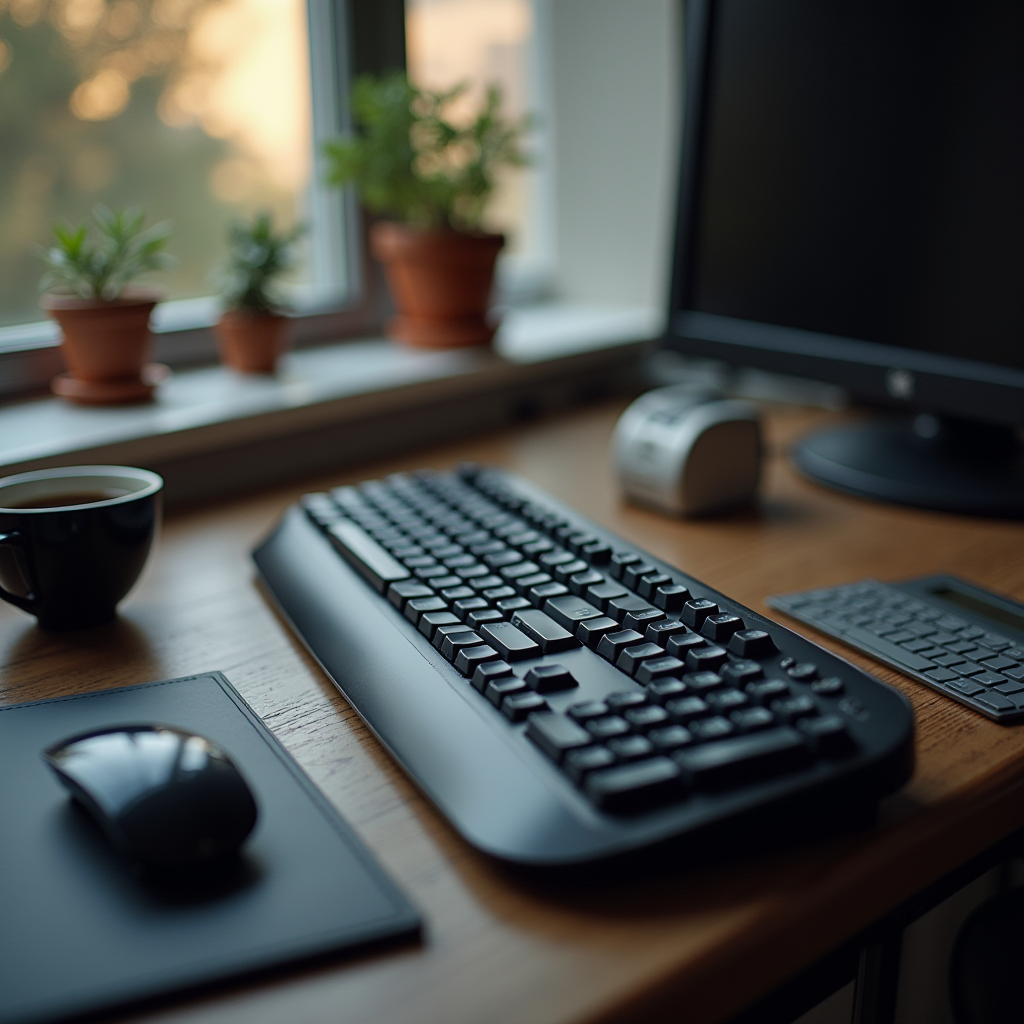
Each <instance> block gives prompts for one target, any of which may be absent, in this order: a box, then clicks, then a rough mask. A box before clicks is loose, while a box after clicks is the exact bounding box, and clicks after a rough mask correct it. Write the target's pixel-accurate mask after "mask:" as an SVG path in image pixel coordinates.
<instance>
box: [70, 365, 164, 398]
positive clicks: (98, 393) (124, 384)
mask: <svg viewBox="0 0 1024 1024" xmlns="http://www.w3.org/2000/svg"><path fill="white" fill-rule="evenodd" d="M170 375H171V369H170V367H169V366H165V365H164V364H163V363H149V364H148V365H147V366H144V367H143V368H142V373H141V374H140V375H139V377H138V378H136V379H132V378H131V377H126V378H123V379H121V380H79V379H78V378H77V377H73V376H72V375H71V373H70V372H68V373H61V374H58V375H57V376H56V377H54V378H53V380H52V381H50V390H51V391H52V392H53V393H54V394H55V395H60V396H61V398H67V399H69V400H70V401H72V402H78V403H80V404H82V405H123V404H126V403H128V402H148V401H149V400H150V399H151V398H152V397H153V392H154V391H155V390H156V388H157V385H159V384H162V383H163V382H164V381H165V380H167V378H168V377H170Z"/></svg>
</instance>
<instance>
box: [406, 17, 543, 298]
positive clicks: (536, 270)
mask: <svg viewBox="0 0 1024 1024" xmlns="http://www.w3.org/2000/svg"><path fill="white" fill-rule="evenodd" d="M405 9H406V49H407V55H408V56H407V59H408V66H409V76H410V77H411V78H412V79H413V81H415V82H416V83H417V84H419V85H421V86H424V87H426V88H430V89H437V90H442V89H448V88H451V87H452V86H453V85H455V84H457V83H459V82H463V81H468V82H470V83H471V84H472V89H471V90H470V91H469V92H468V93H467V94H466V96H465V98H464V99H463V100H462V101H460V103H461V108H454V107H453V111H452V113H453V117H455V116H460V115H461V116H463V117H466V118H468V117H469V115H470V114H471V113H472V112H473V110H474V109H475V108H476V106H477V105H478V104H479V103H480V101H481V99H482V96H483V92H484V90H485V89H486V88H487V86H489V85H491V84H496V85H498V86H499V87H500V88H501V91H502V95H503V99H504V111H505V113H506V114H507V115H508V116H510V117H513V118H518V117H522V116H523V115H524V114H526V113H528V112H532V113H533V114H534V115H535V118H536V121H537V129H536V130H535V131H533V132H532V133H531V135H530V138H529V146H528V148H529V149H530V151H531V152H532V154H533V165H532V166H531V167H530V168H527V169H519V168H514V169H505V170H504V171H503V172H502V174H501V176H500V179H499V182H498V187H497V189H496V191H495V195H494V198H493V199H492V201H491V204H490V206H489V209H488V214H487V217H486V225H487V227H489V228H490V229H491V230H496V231H504V232H505V233H506V234H507V235H508V245H507V249H506V256H505V258H504V261H505V264H506V268H505V269H506V271H511V276H512V277H513V278H518V280H513V281H512V282H511V283H512V285H513V287H514V286H515V285H516V284H520V285H522V284H524V282H525V279H526V278H529V279H530V280H529V284H530V285H535V284H536V280H537V278H538V277H542V276H543V275H544V273H545V272H546V269H547V258H548V255H549V251H550V246H549V243H548V240H547V238H546V236H545V231H544V226H543V225H544V218H543V210H542V206H543V203H544V182H545V176H544V170H545V168H544V153H543V147H542V145H541V141H542V139H543V136H544V129H545V125H544V123H543V119H542V118H541V117H540V116H539V114H540V109H541V106H542V94H543V91H544V90H543V72H542V65H541V62H540V60H539V59H538V58H539V51H540V48H541V46H542V44H543V39H542V38H541V35H542V31H541V30H542V25H539V24H538V21H539V19H538V16H537V14H538V11H537V5H536V4H535V3H534V2H533V0H406V4H405ZM509 276H510V275H509V274H508V273H506V278H508V277H509ZM507 283H508V282H507Z"/></svg>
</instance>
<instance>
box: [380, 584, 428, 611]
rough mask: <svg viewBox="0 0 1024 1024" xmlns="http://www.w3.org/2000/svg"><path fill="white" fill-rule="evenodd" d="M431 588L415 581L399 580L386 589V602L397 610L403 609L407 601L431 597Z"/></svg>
mask: <svg viewBox="0 0 1024 1024" xmlns="http://www.w3.org/2000/svg"><path fill="white" fill-rule="evenodd" d="M433 596H434V591H433V588H431V587H428V586H427V585H426V584H425V583H419V582H417V581H416V580H399V582H398V583H392V584H391V586H390V587H388V600H389V601H390V602H391V603H392V604H393V605H394V606H395V607H396V608H397V609H398V610H399V611H403V610H404V609H405V604H406V602H407V601H411V600H413V599H414V598H422V597H433Z"/></svg>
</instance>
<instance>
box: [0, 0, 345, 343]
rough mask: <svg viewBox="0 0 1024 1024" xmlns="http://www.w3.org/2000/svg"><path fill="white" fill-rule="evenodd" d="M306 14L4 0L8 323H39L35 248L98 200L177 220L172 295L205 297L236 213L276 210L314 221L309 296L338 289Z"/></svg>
mask: <svg viewBox="0 0 1024 1024" xmlns="http://www.w3.org/2000/svg"><path fill="white" fill-rule="evenodd" d="M307 24H308V21H307V4H306V0H0V326H4V325H11V324H19V323H26V322H31V321H36V320H39V319H41V316H40V313H39V305H38V282H39V278H40V275H41V269H42V264H41V263H40V262H39V260H38V259H36V257H35V255H34V251H35V247H36V246H37V245H43V244H47V243H48V242H49V240H50V238H51V230H52V225H53V224H54V223H55V222H58V221H67V222H71V223H79V222H81V221H83V220H84V219H86V217H87V216H88V215H89V213H90V211H91V209H92V207H93V206H94V205H95V204H96V203H97V202H102V203H105V204H106V205H108V206H110V207H112V208H117V207H123V206H127V205H134V204H138V205H141V206H144V207H145V208H146V210H147V211H148V212H149V216H150V220H151V221H158V220H164V219H168V220H171V221H172V222H173V224H174V235H173V240H172V245H171V246H170V249H171V251H172V252H173V253H174V254H175V255H176V256H177V257H178V265H177V268H176V269H175V270H174V271H173V272H171V273H169V274H165V275H163V276H162V278H161V280H160V285H161V287H163V288H165V289H166V291H167V293H168V297H169V298H171V299H188V298H196V297H200V296H206V295H209V294H210V293H211V291H212V285H211V282H210V271H211V270H212V268H213V267H214V266H215V265H216V264H217V263H218V262H220V261H221V260H222V258H223V256H224V253H225V250H226V240H227V226H228V224H229V222H230V221H232V220H237V219H240V218H245V217H248V216H250V215H251V214H252V213H254V212H256V211H260V210H267V211H270V212H271V213H272V214H273V216H274V219H275V222H276V223H277V225H278V226H280V227H282V228H284V227H288V226H290V225H292V224H294V223H296V222H304V223H308V224H310V227H311V228H312V231H311V233H310V238H309V241H308V243H307V244H306V246H305V251H304V253H303V259H302V261H301V264H300V269H299V270H298V272H297V273H296V275H295V277H294V280H293V282H292V284H293V286H294V291H295V294H296V297H297V298H298V300H299V302H300V303H302V302H303V301H304V300H305V301H307V302H309V301H315V302H317V303H318V304H323V303H324V301H325V299H326V298H327V297H328V296H330V297H331V298H333V300H334V302H335V303H336V302H337V301H339V300H340V299H341V298H342V297H343V296H344V280H343V279H342V278H343V270H342V268H343V264H344V258H343V253H342V252H340V251H338V252H336V253H334V254H333V255H331V254H330V253H329V252H328V250H329V249H330V246H325V245H324V240H323V237H322V235H323V232H324V231H325V230H327V227H326V226H325V225H324V224H322V223H320V221H322V220H323V218H322V217H317V216H316V215H315V214H316V211H317V210H320V211H321V212H322V209H323V207H322V206H321V207H317V206H316V205H315V199H314V198H313V195H314V193H315V192H316V187H315V186H316V183H315V182H314V181H313V175H314V138H313V111H312V102H311V95H312V89H311V78H310V75H311V70H310V49H309V31H308V28H307ZM336 209H337V210H339V211H340V205H339V207H336ZM339 216H340V212H339ZM340 231H341V226H340V225H337V224H336V225H333V226H332V227H331V230H330V231H329V233H330V234H331V235H332V237H333V238H334V239H335V240H337V239H338V238H340V237H341V235H340ZM335 248H336V249H341V248H342V246H340V244H339V245H336V246H335ZM325 254H326V255H325Z"/></svg>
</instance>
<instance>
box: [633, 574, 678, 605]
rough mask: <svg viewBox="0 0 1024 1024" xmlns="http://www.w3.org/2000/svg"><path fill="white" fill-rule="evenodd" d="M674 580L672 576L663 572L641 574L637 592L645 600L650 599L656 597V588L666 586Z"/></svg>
mask: <svg viewBox="0 0 1024 1024" xmlns="http://www.w3.org/2000/svg"><path fill="white" fill-rule="evenodd" d="M671 582H672V577H671V576H666V575H665V573H663V572H653V573H649V574H648V575H646V576H641V577H640V579H639V580H638V581H637V585H636V592H637V593H638V594H639V595H640V596H641V597H642V598H643V599H644V600H645V601H650V600H651V598H652V597H654V592H655V590H657V589H658V587H666V586H668V585H669V584H671Z"/></svg>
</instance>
